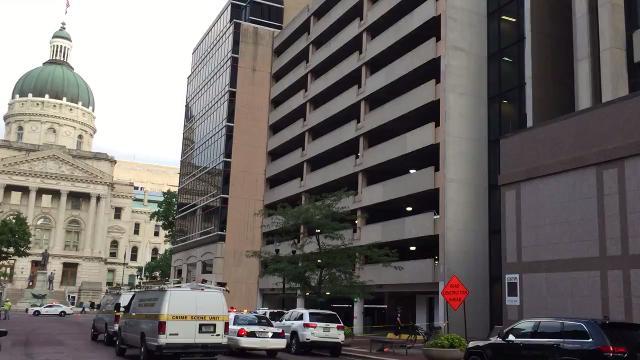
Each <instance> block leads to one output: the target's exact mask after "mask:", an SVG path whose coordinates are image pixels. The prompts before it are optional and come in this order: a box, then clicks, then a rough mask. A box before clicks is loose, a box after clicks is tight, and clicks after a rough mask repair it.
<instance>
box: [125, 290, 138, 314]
mask: <svg viewBox="0 0 640 360" xmlns="http://www.w3.org/2000/svg"><path fill="white" fill-rule="evenodd" d="M135 298H136V294H133V296H132V297H131V299H130V300H129V302H128V303H127V304H126V305H125V306H124V307H122V311H124V312H125V313H128V312H129V310H131V305H132V304H133V300H134V299H135Z"/></svg>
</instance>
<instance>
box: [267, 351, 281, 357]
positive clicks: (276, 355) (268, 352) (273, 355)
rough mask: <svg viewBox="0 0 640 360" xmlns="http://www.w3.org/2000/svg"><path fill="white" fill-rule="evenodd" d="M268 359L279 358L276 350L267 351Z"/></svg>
mask: <svg viewBox="0 0 640 360" xmlns="http://www.w3.org/2000/svg"><path fill="white" fill-rule="evenodd" d="M267 357H268V358H271V359H273V358H276V357H278V352H277V351H276V350H267Z"/></svg>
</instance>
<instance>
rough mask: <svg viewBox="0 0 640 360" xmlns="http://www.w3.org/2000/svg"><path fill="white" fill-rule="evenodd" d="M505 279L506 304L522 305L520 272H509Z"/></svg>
mask: <svg viewBox="0 0 640 360" xmlns="http://www.w3.org/2000/svg"><path fill="white" fill-rule="evenodd" d="M504 279H505V288H506V290H507V291H505V295H506V304H507V305H520V275H519V274H507V275H505V276H504Z"/></svg>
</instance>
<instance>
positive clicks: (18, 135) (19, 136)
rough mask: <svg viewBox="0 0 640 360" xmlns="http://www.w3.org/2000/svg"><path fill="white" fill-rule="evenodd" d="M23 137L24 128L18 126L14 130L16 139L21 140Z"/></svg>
mask: <svg viewBox="0 0 640 360" xmlns="http://www.w3.org/2000/svg"><path fill="white" fill-rule="evenodd" d="M23 139H24V128H23V127H22V126H18V129H17V130H16V141H17V142H22V140H23Z"/></svg>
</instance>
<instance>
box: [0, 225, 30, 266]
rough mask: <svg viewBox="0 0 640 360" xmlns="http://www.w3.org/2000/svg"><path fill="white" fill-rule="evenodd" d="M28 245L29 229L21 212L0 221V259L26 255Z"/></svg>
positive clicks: (4, 259) (5, 259) (27, 253)
mask: <svg viewBox="0 0 640 360" xmlns="http://www.w3.org/2000/svg"><path fill="white" fill-rule="evenodd" d="M30 246H31V231H30V230H29V224H27V219H26V218H25V217H24V216H23V215H22V214H16V215H14V216H10V217H8V218H6V219H3V220H2V221H0V261H7V260H9V259H15V258H21V257H27V256H29V249H30Z"/></svg>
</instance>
